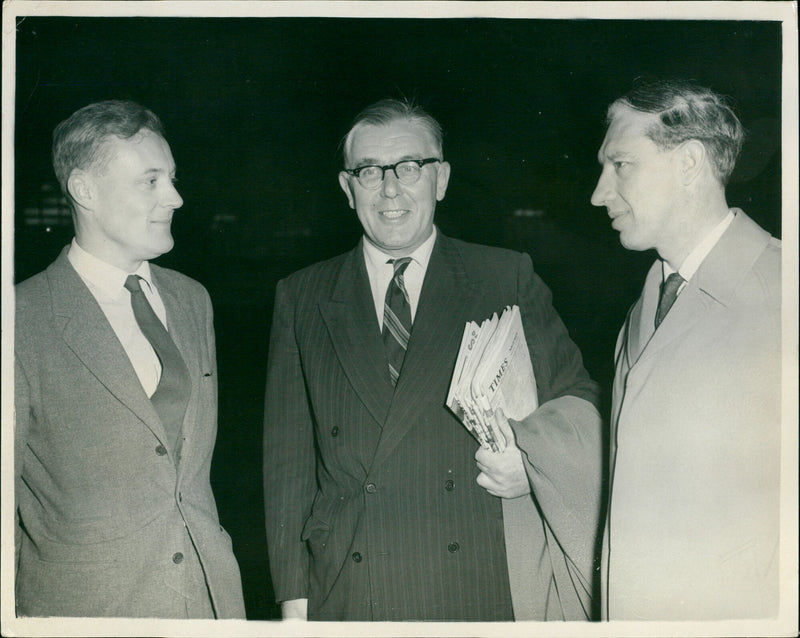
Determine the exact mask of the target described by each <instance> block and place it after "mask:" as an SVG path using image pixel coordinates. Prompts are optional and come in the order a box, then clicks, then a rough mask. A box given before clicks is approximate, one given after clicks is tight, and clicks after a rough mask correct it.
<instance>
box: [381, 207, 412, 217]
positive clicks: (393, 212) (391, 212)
mask: <svg viewBox="0 0 800 638" xmlns="http://www.w3.org/2000/svg"><path fill="white" fill-rule="evenodd" d="M408 212H409V211H408V210H407V209H405V208H399V209H396V210H382V211H380V212H379V214H380V215H381V216H382V217H385V218H386V219H400V218H401V217H402V216H403V215H406V214H408Z"/></svg>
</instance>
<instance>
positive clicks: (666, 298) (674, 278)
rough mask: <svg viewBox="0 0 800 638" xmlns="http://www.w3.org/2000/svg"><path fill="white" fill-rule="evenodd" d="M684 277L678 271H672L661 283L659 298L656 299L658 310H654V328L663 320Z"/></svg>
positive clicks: (675, 297)
mask: <svg viewBox="0 0 800 638" xmlns="http://www.w3.org/2000/svg"><path fill="white" fill-rule="evenodd" d="M684 281H685V280H684V278H683V277H681V276H680V275H679V274H678V273H676V272H674V273H672V274H671V275H670V276H669V277H667V280H666V281H665V282H663V283H662V284H661V298H660V299H659V301H658V310H657V311H656V328H658V326H660V325H661V322H662V321H664V317H666V316H667V313H668V312H669V309H670V308H672V304H674V303H675V299H677V298H678V289H679V288H680V287H681V285H682V284H683V282H684Z"/></svg>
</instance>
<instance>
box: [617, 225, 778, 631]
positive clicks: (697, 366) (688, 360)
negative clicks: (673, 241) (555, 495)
mask: <svg viewBox="0 0 800 638" xmlns="http://www.w3.org/2000/svg"><path fill="white" fill-rule="evenodd" d="M780 266H781V251H780V242H779V241H777V240H775V239H773V238H771V237H770V236H769V235H768V234H767V233H766V232H764V231H763V230H762V229H761V228H759V227H758V226H757V225H756V224H755V223H754V222H753V221H752V220H751V219H750V218H749V217H747V216H746V215H745V214H744V213H743V212H742V211H741V210H737V211H736V217H735V218H734V220H733V221H732V223H731V225H730V226H729V227H728V229H727V230H726V231H725V233H724V234H723V235H722V237H721V238H720V239H719V241H718V243H717V244H716V246H715V247H714V248H713V249H712V250H711V252H710V253H709V254H708V256H707V257H706V258H705V260H704V261H703V263H702V264H701V265H700V268H699V269H698V270H697V272H696V273H695V275H694V276H693V277H692V278H691V279H690V281H688V282H687V284H686V286H685V288H684V290H683V291H682V292H681V293H680V295H679V296H678V298H677V300H676V301H675V304H674V305H673V306H672V308H671V309H670V311H669V313H668V314H667V316H666V318H665V319H664V321H663V323H662V324H661V325H660V326H659V328H658V329H657V330H654V323H653V321H654V317H655V312H656V307H657V305H658V296H659V285H660V283H661V279H662V273H661V263H660V262H656V263H655V264H654V265H653V267H652V268H651V270H650V272H649V274H648V275H647V279H646V282H645V285H644V290H643V293H642V296H641V298H640V299H639V300H638V301H637V302H636V304H634V306H633V308H632V309H631V311H630V313H629V315H628V318H627V320H626V322H625V324H624V326H623V328H622V331H621V333H620V336H619V340H618V342H617V353H616V364H617V369H616V378H615V381H614V394H613V413H612V421H611V451H610V459H611V473H610V480H611V488H610V502H609V513H608V521H607V525H606V531H605V536H604V548H603V574H602V575H603V579H602V580H603V600H604V602H605V605H604V613H605V615H607V616H608V617H609V618H610V619H612V620H618V619H631V620H636V619H647V620H704V619H706V620H717V619H728V618H747V617H752V618H755V617H764V616H768V615H771V614H774V613H776V612H777V591H778V590H777V588H778V576H777V574H778V571H777V570H778V564H779V563H778V559H779V556H778V538H779V520H778V516H779V491H780V490H779V487H780V486H779V483H780V397H781V375H780V362H781V354H780V353H781V323H780V315H781V313H780V307H781V304H780V300H781V296H780V295H781V287H780V283H781V271H780Z"/></svg>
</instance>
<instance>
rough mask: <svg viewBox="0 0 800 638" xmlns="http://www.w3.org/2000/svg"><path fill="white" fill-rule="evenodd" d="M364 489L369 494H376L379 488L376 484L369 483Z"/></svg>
mask: <svg viewBox="0 0 800 638" xmlns="http://www.w3.org/2000/svg"><path fill="white" fill-rule="evenodd" d="M364 489H365V490H367V492H369V493H370V494H374V493H375V492H377V491H378V486H377V485H375V483H367V485H366V487H365V488H364Z"/></svg>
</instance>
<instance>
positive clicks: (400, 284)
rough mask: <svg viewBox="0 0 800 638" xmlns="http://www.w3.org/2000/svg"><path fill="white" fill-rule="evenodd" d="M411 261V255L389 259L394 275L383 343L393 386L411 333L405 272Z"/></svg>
mask: <svg viewBox="0 0 800 638" xmlns="http://www.w3.org/2000/svg"><path fill="white" fill-rule="evenodd" d="M410 261H411V257H403V258H402V259H394V260H391V259H390V260H389V263H391V264H392V265H393V266H394V277H392V280H391V281H390V282H389V287H388V288H387V289H386V302H385V303H384V305H383V344H384V346H385V347H386V358H387V359H388V361H389V380H390V381H391V382H392V386H395V385H397V378H398V377H399V376H400V370H401V369H402V368H403V359H404V358H405V356H406V348H407V347H408V337H409V335H410V334H411V304H410V303H409V299H408V292H407V291H406V285H405V281H404V273H405V271H406V268H408V264H409V262H410Z"/></svg>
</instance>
